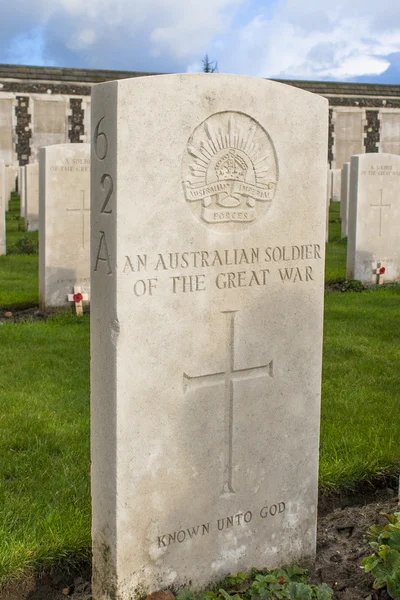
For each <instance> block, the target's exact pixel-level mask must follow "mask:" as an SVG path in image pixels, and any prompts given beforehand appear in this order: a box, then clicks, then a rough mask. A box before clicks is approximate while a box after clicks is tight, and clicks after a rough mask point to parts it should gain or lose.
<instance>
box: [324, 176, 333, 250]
mask: <svg viewBox="0 0 400 600" xmlns="http://www.w3.org/2000/svg"><path fill="white" fill-rule="evenodd" d="M331 197H332V171H331V169H330V168H329V165H328V171H327V178H326V229H325V241H326V242H329V209H330V206H331Z"/></svg>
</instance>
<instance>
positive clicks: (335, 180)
mask: <svg viewBox="0 0 400 600" xmlns="http://www.w3.org/2000/svg"><path fill="white" fill-rule="evenodd" d="M341 185H342V169H332V197H331V198H332V202H340V191H341Z"/></svg>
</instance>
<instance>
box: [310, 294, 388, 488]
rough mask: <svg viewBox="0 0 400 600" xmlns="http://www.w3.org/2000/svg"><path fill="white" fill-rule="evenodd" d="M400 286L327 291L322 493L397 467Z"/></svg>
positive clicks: (321, 464)
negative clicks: (351, 290) (342, 292)
mask: <svg viewBox="0 0 400 600" xmlns="http://www.w3.org/2000/svg"><path fill="white" fill-rule="evenodd" d="M398 323H400V287H399V286H393V287H390V288H375V289H371V290H368V291H364V292H361V293H356V292H351V293H346V294H338V293H332V292H331V293H327V294H326V296H325V323H324V326H325V332H324V361H323V378H322V381H323V384H322V421H321V463H320V485H321V488H322V490H323V491H327V490H332V489H338V488H345V487H351V486H353V485H354V484H356V483H357V482H359V481H362V480H365V479H371V478H373V477H375V476H379V475H381V474H382V473H395V472H398V470H399V459H400V411H399V404H400V329H399V327H398V326H397V325H398Z"/></svg>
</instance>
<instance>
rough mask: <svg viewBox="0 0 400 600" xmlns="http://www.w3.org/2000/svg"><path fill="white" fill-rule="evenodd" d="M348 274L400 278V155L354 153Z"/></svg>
mask: <svg viewBox="0 0 400 600" xmlns="http://www.w3.org/2000/svg"><path fill="white" fill-rule="evenodd" d="M350 165H351V166H350V204H349V225H348V243H347V278H348V279H359V280H360V281H363V282H365V283H381V282H384V281H386V282H390V281H392V282H393V281H399V280H400V156H397V155H395V154H375V153H371V154H360V155H357V156H352V157H351V163H350Z"/></svg>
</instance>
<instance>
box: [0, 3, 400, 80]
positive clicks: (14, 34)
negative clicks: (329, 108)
mask: <svg viewBox="0 0 400 600" xmlns="http://www.w3.org/2000/svg"><path fill="white" fill-rule="evenodd" d="M0 13H1V15H2V19H1V22H0V63H15V64H27V65H29V64H30V65H55V66H64V67H80V68H85V67H86V68H95V69H96V68H97V69H123V70H132V71H151V72H164V73H165V72H186V71H197V70H201V58H202V57H203V56H204V55H205V53H206V52H207V53H208V54H209V56H210V59H212V60H217V61H218V66H219V71H220V72H226V73H240V74H243V75H253V76H258V77H275V78H283V79H309V80H331V81H335V80H336V81H363V82H378V83H379V82H381V83H399V84H400V0H380V1H379V2H378V1H377V0H0Z"/></svg>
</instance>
